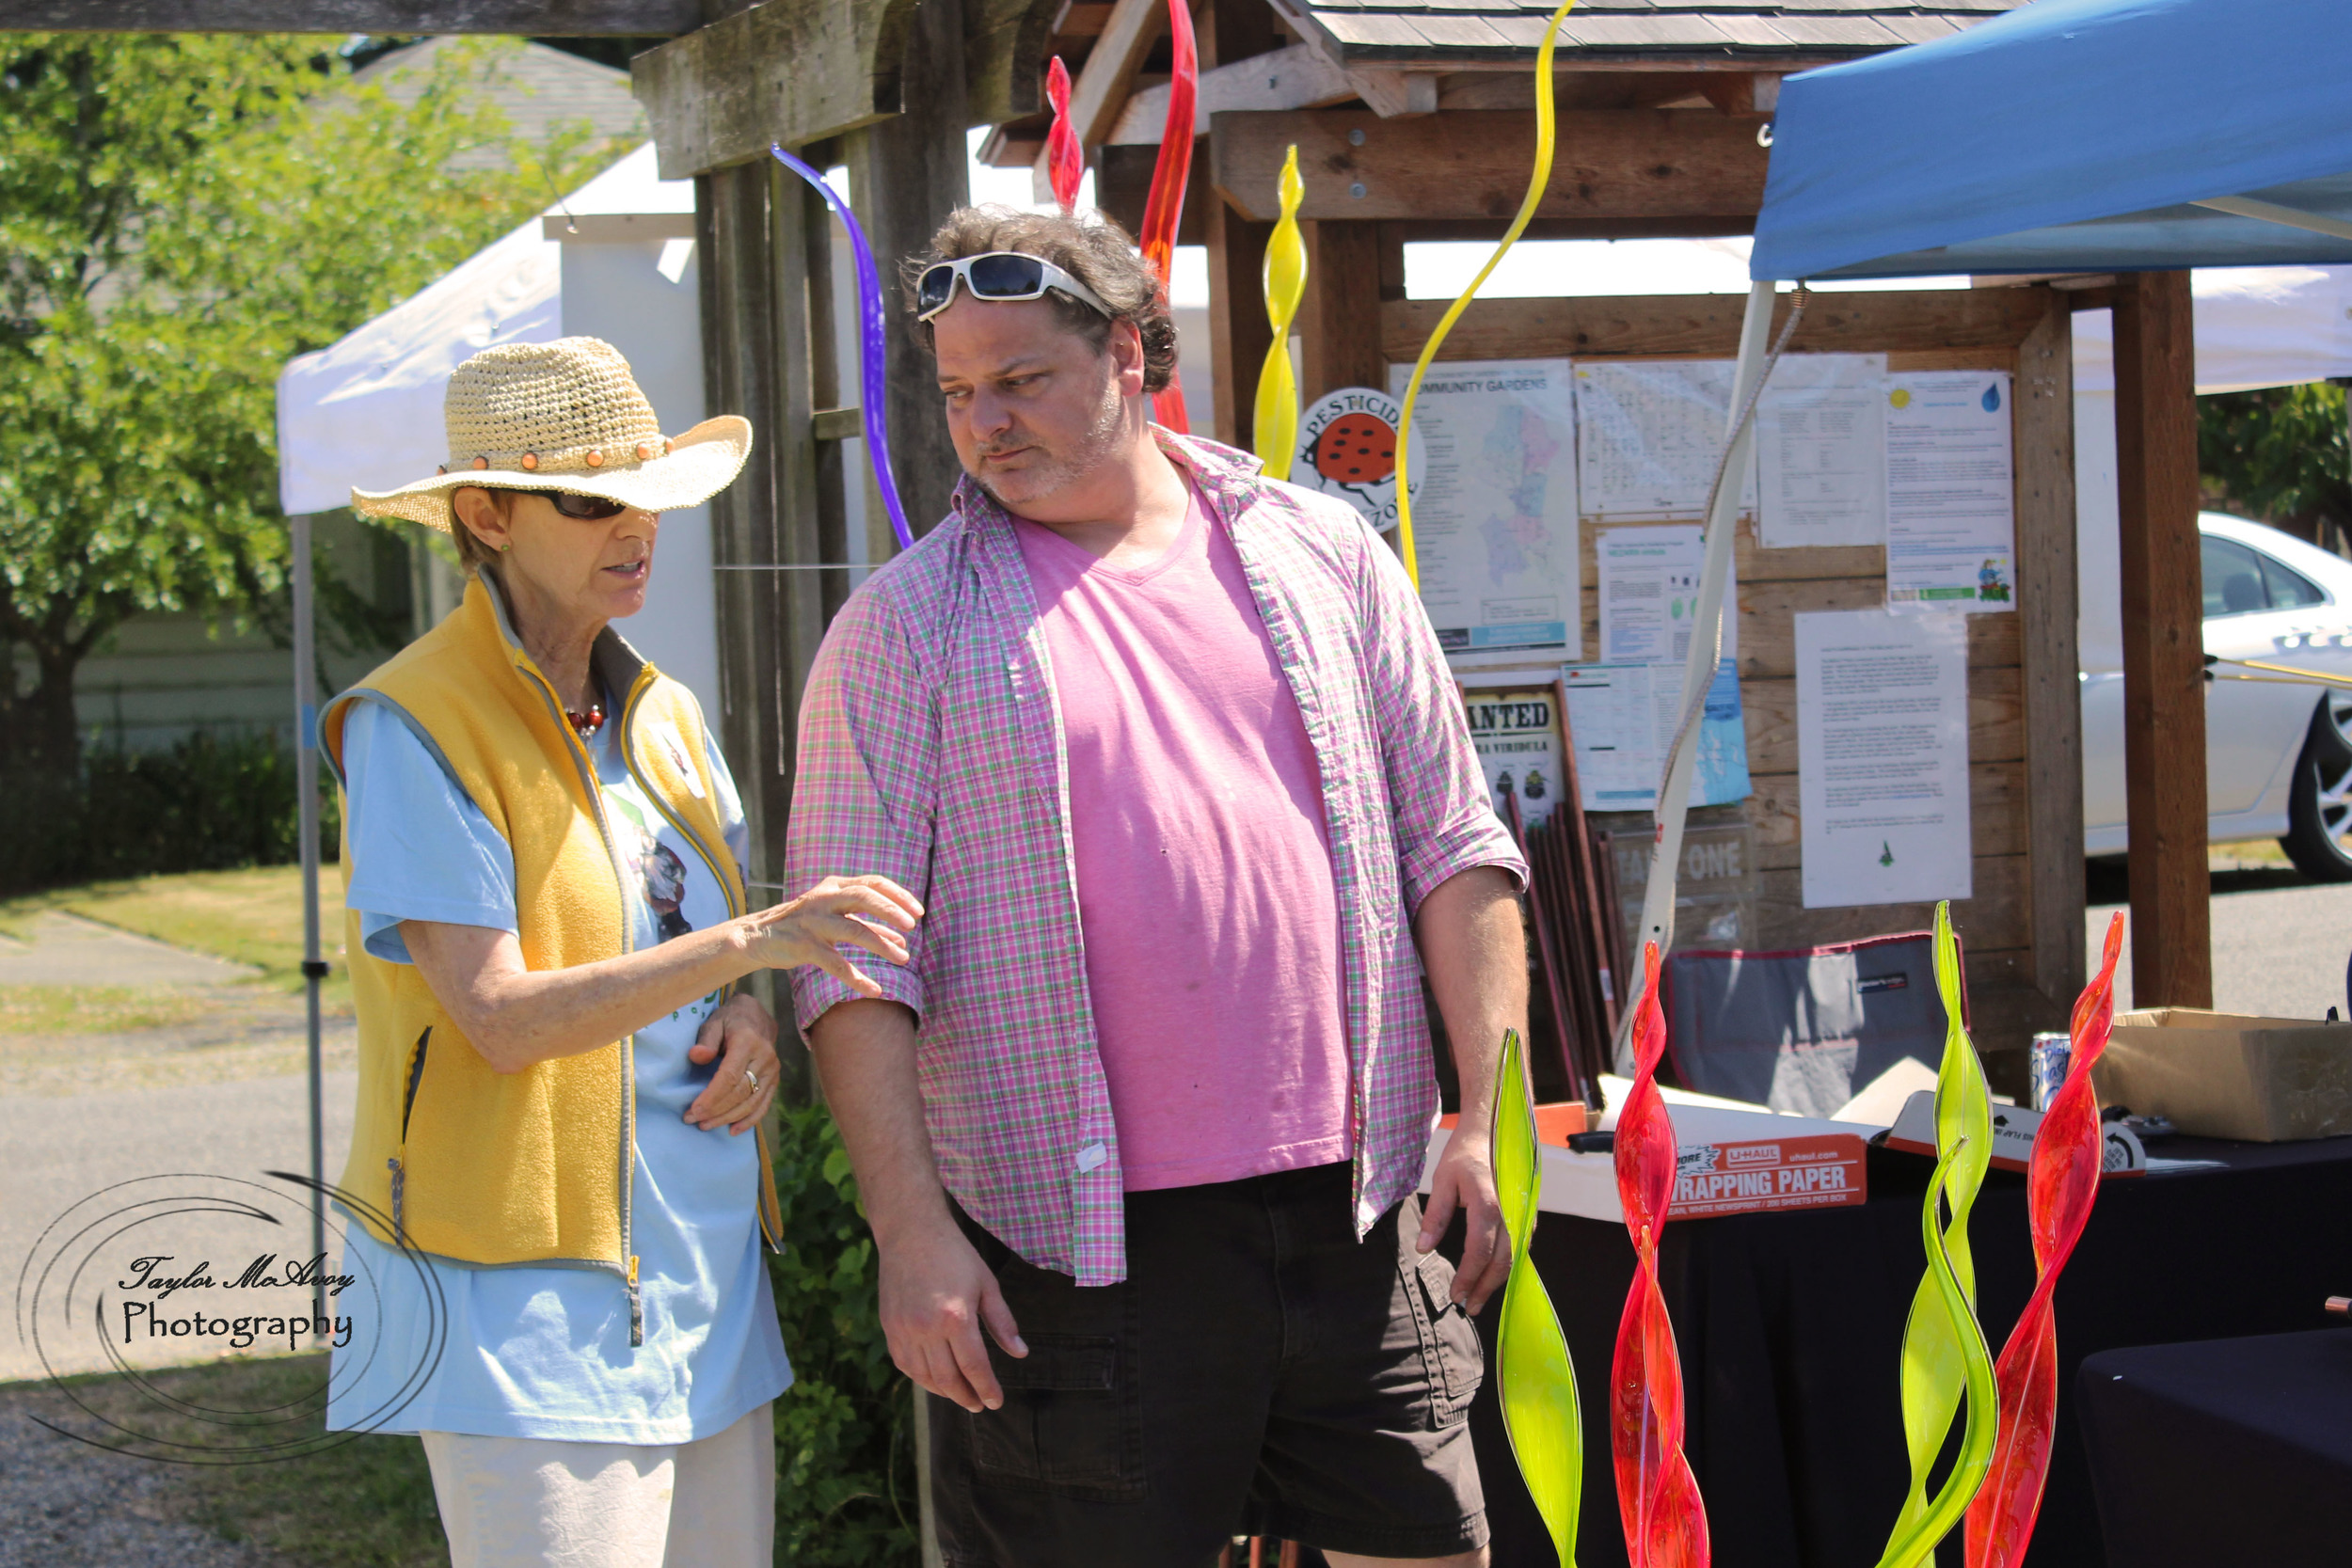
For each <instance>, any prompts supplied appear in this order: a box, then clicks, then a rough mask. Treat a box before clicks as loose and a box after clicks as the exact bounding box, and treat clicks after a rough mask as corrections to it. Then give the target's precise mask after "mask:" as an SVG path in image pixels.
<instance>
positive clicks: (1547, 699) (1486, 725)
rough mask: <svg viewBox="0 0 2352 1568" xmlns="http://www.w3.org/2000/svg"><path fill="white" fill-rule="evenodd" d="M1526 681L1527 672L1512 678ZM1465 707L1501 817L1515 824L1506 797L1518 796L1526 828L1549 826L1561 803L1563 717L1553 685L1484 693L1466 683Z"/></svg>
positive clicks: (1523, 823) (1472, 742)
mask: <svg viewBox="0 0 2352 1568" xmlns="http://www.w3.org/2000/svg"><path fill="white" fill-rule="evenodd" d="M1511 678H1512V679H1513V680H1515V681H1519V682H1524V681H1525V680H1526V679H1527V676H1526V675H1525V674H1524V673H1521V674H1517V675H1514V676H1512V677H1511ZM1463 684H1464V685H1465V686H1466V687H1468V688H1469V689H1468V690H1466V691H1465V692H1464V693H1463V699H1462V700H1463V706H1464V707H1465V709H1466V710H1467V711H1468V713H1469V716H1470V744H1471V745H1472V746H1474V747H1476V748H1477V749H1478V766H1479V767H1480V768H1484V769H1485V770H1486V790H1487V793H1488V795H1489V796H1490V797H1491V798H1492V799H1493V800H1494V806H1495V814H1496V815H1497V816H1501V817H1502V820H1503V821H1505V822H1508V821H1510V820H1511V807H1510V805H1509V803H1508V801H1507V800H1505V797H1506V796H1517V797H1518V802H1519V818H1520V821H1521V823H1522V825H1524V826H1526V827H1529V828H1534V827H1537V826H1539V825H1541V824H1542V823H1544V822H1546V821H1548V820H1549V818H1550V816H1551V808H1552V807H1554V806H1556V805H1558V804H1559V803H1560V793H1561V785H1562V782H1563V777H1564V776H1563V774H1562V771H1561V768H1560V716H1559V715H1558V714H1557V713H1555V712H1553V711H1552V708H1553V706H1554V705H1555V703H1556V699H1555V698H1554V696H1553V694H1552V689H1551V687H1550V686H1549V684H1546V685H1543V686H1538V687H1529V686H1524V685H1520V686H1513V687H1510V688H1507V689H1506V688H1495V689H1484V688H1480V687H1477V686H1475V685H1472V684H1471V683H1470V681H1469V680H1465V681H1464V683H1463Z"/></svg>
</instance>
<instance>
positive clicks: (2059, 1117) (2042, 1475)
mask: <svg viewBox="0 0 2352 1568" xmlns="http://www.w3.org/2000/svg"><path fill="white" fill-rule="evenodd" d="M2122 956H2123V914H2122V911H2120V910H2119V911H2116V913H2115V914H2114V916H2113V917H2112V918H2110V919H2109V920H2108V922H2107V937H2106V945H2105V947H2104V948H2103V949H2102V950H2101V953H2100V959H2099V973H2098V974H2097V975H2096V976H2094V977H2093V978H2092V980H2091V982H2090V985H2088V986H2086V987H2084V988H2083V993H2082V995H2081V996H2080V997H2079V998H2077V999H2076V1000H2075V1003H2074V1019H2073V1021H2072V1028H2071V1029H2070V1031H2069V1032H2070V1033H2071V1034H2072V1035H2073V1037H2074V1042H2073V1054H2072V1055H2070V1056H2069V1057H2068V1059H2067V1068H2066V1082H2065V1083H2064V1084H2062V1085H2059V1087H2058V1098H2057V1099H2056V1100H2054V1101H2051V1104H2050V1109H2049V1112H2048V1114H2047V1115H2045V1116H2043V1117H2042V1128H2041V1131H2040V1132H2037V1133H2036V1134H2035V1135H2034V1146H2033V1163H2032V1164H2031V1165H2030V1166H2028V1167H2027V1172H2026V1208H2027V1211H2028V1215H2029V1218H2030V1221H2031V1224H2032V1226H2033V1260H2034V1266H2035V1268H2036V1269H2038V1270H2039V1271H2040V1275H2041V1277H2040V1278H2039V1279H2038V1280H2036V1281H2035V1283H2034V1290H2033V1295H2032V1297H2031V1299H2029V1300H2028V1301H2027V1302H2026V1310H2025V1311H2024V1312H2022V1313H2021V1314H2019V1316H2018V1319H2017V1326H2016V1327H2015V1328H2013V1329H2011V1330H2010V1336H2009V1343H2008V1344H2006V1345H2004V1346H2002V1347H2001V1359H2000V1362H1999V1364H1998V1366H1996V1367H1995V1368H1994V1381H1995V1383H1996V1384H1997V1385H1998V1387H1999V1409H2000V1413H2001V1430H2000V1433H1999V1435H1998V1438H1997V1440H1996V1441H1995V1443H1994V1449H1993V1462H1992V1467H1991V1468H1990V1469H1989V1470H1988V1471H1987V1472H1986V1475H1985V1480H1984V1485H1983V1487H1982V1488H1981V1489H1980V1490H1979V1492H1978V1493H1977V1497H1976V1500H1975V1501H1974V1502H1972V1503H1971V1504H1969V1506H1968V1533H1967V1538H1966V1539H1967V1558H1966V1561H1967V1565H1968V1568H2016V1565H2017V1564H2019V1563H2022V1562H2023V1561H2025V1560H2026V1544H2027V1543H2029V1542H2030V1541H2032V1539H2033V1527H2034V1520H2035V1519H2036V1518H2037V1517H2038V1516H2039V1515H2040V1513H2041V1512H2042V1483H2043V1481H2046V1480H2047V1479H2048V1477H2049V1473H2050V1438H2051V1433H2052V1431H2053V1429H2054V1427H2055V1426H2056V1424H2057V1421H2058V1312H2057V1307H2056V1302H2055V1295H2056V1291H2057V1290H2058V1274H2059V1271H2061V1270H2063V1269H2064V1268H2065V1267H2066V1259H2068V1258H2069V1257H2070V1256H2072V1255H2073V1253H2074V1243H2075V1242H2077V1241H2078V1240H2080V1239H2081V1237H2082V1233H2083V1227H2084V1226H2085V1225H2086V1224H2088V1223H2089V1222H2090V1206H2091V1204H2092V1203H2093V1202H2094V1201H2096V1200H2097V1198H2098V1196H2099V1172H2100V1169H2101V1167H2102V1164H2103V1159H2104V1156H2105V1153H2106V1137H2105V1135H2104V1134H2103V1132H2101V1130H2100V1126H2099V1101H2098V1097H2097V1095H2096V1094H2095V1093H2094V1092H2093V1091H2092V1088H2091V1085H2090V1067H2091V1064H2092V1063H2093V1062H2096V1061H2097V1060H2098V1059H2099V1056H2100V1053H2102V1052H2104V1051H2106V1048H2107V1035H2108V1032H2109V1031H2110V1030H2111V1029H2112V1028H2113V1027H2114V1025H2115V966H2116V963H2117V962H2118V960H2120V959H2121V958H2122Z"/></svg>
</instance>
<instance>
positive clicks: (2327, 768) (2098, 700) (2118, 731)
mask: <svg viewBox="0 0 2352 1568" xmlns="http://www.w3.org/2000/svg"><path fill="white" fill-rule="evenodd" d="M2197 526H2198V530H2199V531H2200V532H2201V534H2202V536H2203V541H2202V542H2203V546H2204V550H2203V556H2204V562H2203V564H2204V589H2205V653H2206V655H2207V656H2208V658H2209V659H2210V658H2213V657H2215V656H2218V658H2219V659H2220V660H2223V661H2226V660H2230V659H2259V660H2261V661H2263V662H2265V663H2269V664H2280V665H2290V666H2293V667H2294V668H2296V669H2298V670H2311V671H2315V672H2318V673H2323V674H2330V675H2337V676H2344V677H2352V561H2345V560H2344V559H2343V558H2342V557H2341V556H2334V555H2329V554H2328V552H2327V551H2325V550H2320V549H2315V548H2313V547H2312V546H2309V545H2306V544H2304V543H2303V542H2302V541H2301V540H2299V539H2296V538H2293V537H2291V536H2289V535H2287V534H2284V533H2281V532H2280V531H2278V530H2277V529H2274V528H2265V527H2264V526H2263V525H2262V524H2260V523H2249V522H2248V521H2247V520H2246V519H2244V518H2243V517H2231V516H2226V515H2223V514H2221V513H2218V512H2207V513H2203V514H2201V515H2199V517H2198V519H2197ZM2207 669H2208V670H2209V671H2210V672H2211V673H2212V675H2213V676H2214V677H2215V678H2214V679H2211V680H2209V681H2208V682H2207V683H2206V686H2205V796H2206V810H2207V812H2208V813H2209V814H2210V815H2209V816H2208V818H2207V821H2208V829H2207V834H2206V836H2207V840H2208V842H2211V843H2216V844H2220V843H2228V842H2230V841H2232V840H2235V839H2250V838H2276V839H2277V840H2278V841H2279V843H2280V847H2282V848H2284V849H2285V850H2286V852H2287V856H2288V858H2289V859H2290V860H2292V861H2294V863H2295V864H2296V867H2297V868H2298V869H2299V870H2301V871H2302V872H2303V874H2304V875H2305V876H2308V877H2311V878H2312V879H2317V880H2322V881H2331V882H2342V881H2352V686H2343V687H2328V686H2322V685H2319V684H2316V683H2305V682H2301V681H2297V680H2296V679H2295V678H2294V677H2293V676H2291V675H2285V676H2281V675H2278V674H2276V673H2274V672H2270V671H2265V670H2249V669H2246V668H2244V667H2242V666H2238V665H2233V664H2231V663H2228V662H2214V663H2209V664H2208V666H2207ZM2249 676H2250V677H2260V678H2255V679H2245V678H2238V677H2249ZM2082 691H2083V838H2084V850H2085V852H2086V853H2088V854H2091V855H2116V854H2122V852H2123V850H2124V847H2125V826H2124V806H2123V673H2122V671H2121V670H2120V669H2119V670H2085V671H2084V672H2083V673H2082Z"/></svg>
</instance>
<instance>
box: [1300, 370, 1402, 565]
mask: <svg viewBox="0 0 2352 1568" xmlns="http://www.w3.org/2000/svg"><path fill="white" fill-rule="evenodd" d="M1404 415H1405V410H1404V408H1403V406H1402V405H1400V404H1398V403H1397V401H1396V399H1394V398H1392V397H1391V396H1389V395H1388V394H1387V393H1386V392H1378V391H1375V390H1373V389H1372V388H1369V387H1344V388H1341V389H1340V390H1338V391H1336V392H1330V393H1327V394H1326V395H1324V396H1323V397H1320V398H1317V399H1316V400H1315V402H1314V404H1313V405H1312V406H1311V407H1310V408H1308V409H1307V411H1306V413H1305V414H1304V415H1303V416H1302V417H1301V418H1300V420H1299V421H1298V450H1297V452H1296V454H1295V458H1294V460H1293V462H1292V464H1291V483H1294V484H1303V485H1305V486H1306V487H1307V488H1309V489H1311V490H1320V491H1322V492H1323V493H1324V494H1325V495H1327V496H1337V497H1339V498H1340V499H1342V500H1344V501H1346V502H1348V503H1349V504H1351V505H1353V506H1354V507H1355V508H1356V510H1357V511H1359V512H1360V513H1362V514H1363V515H1364V516H1365V517H1366V518H1367V519H1369V520H1370V521H1371V523H1372V526H1373V527H1374V528H1376V529H1379V530H1381V531H1384V532H1385V531H1388V530H1389V529H1391V528H1394V527H1395V526H1396V427H1397V424H1398V421H1399V420H1402V419H1403V418H1404ZM1413 471H1414V473H1415V475H1416V476H1418V475H1419V474H1420V472H1421V464H1420V462H1419V461H1418V453H1416V461H1415V462H1414V464H1413ZM1413 493H1414V494H1415V495H1417V496H1418V495H1419V494H1420V493H1421V486H1420V484H1419V483H1418V479H1417V480H1416V483H1415V484H1414V486H1413Z"/></svg>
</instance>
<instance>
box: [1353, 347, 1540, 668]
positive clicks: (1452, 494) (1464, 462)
mask: <svg viewBox="0 0 2352 1568" xmlns="http://www.w3.org/2000/svg"><path fill="white" fill-rule="evenodd" d="M1411 371H1412V367H1410V366H1409V365H1395V366H1391V368H1390V376H1391V380H1392V381H1394V382H1395V390H1396V391H1397V392H1398V393H1400V394H1401V393H1402V392H1403V391H1404V388H1405V383H1406V381H1407V380H1409V379H1410V377H1411ZM1568 375H1569V365H1568V361H1566V360H1565V359H1500V360H1494V361H1491V362H1478V363H1469V362H1461V363H1454V364H1446V365H1432V366H1430V367H1429V374H1428V376H1427V378H1426V379H1424V380H1423V381H1422V384H1421V397H1420V400H1419V401H1418V402H1417V403H1416V404H1414V406H1413V429H1412V440H1411V451H1412V453H1413V456H1412V458H1411V462H1412V466H1413V471H1414V475H1415V479H1414V488H1413V549H1414V553H1415V555H1416V556H1417V557H1418V558H1419V561H1420V565H1421V601H1422V606H1423V608H1425V609H1426V610H1428V611H1429V621H1430V624H1431V625H1432V626H1436V627H1437V628H1438V645H1439V646H1441V647H1443V648H1445V649H1446V650H1447V651H1448V652H1456V651H1461V650H1466V649H1473V648H1562V649H1565V651H1566V652H1567V653H1569V654H1571V655H1574V654H1576V653H1579V652H1581V642H1582V641H1583V636H1582V633H1583V617H1582V615H1581V611H1580V610H1578V608H1577V599H1576V595H1577V589H1578V586H1579V578H1580V575H1581V573H1580V568H1579V564H1578V558H1577V540H1576V527H1577V523H1576V461H1575V457H1574V452H1575V450H1576V440H1575V434H1576V416H1575V403H1574V394H1573V393H1572V392H1571V391H1570V389H1569V385H1568ZM1424 451H1425V452H1426V453H1427V467H1423V466H1422V453H1423V452H1424Z"/></svg>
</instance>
